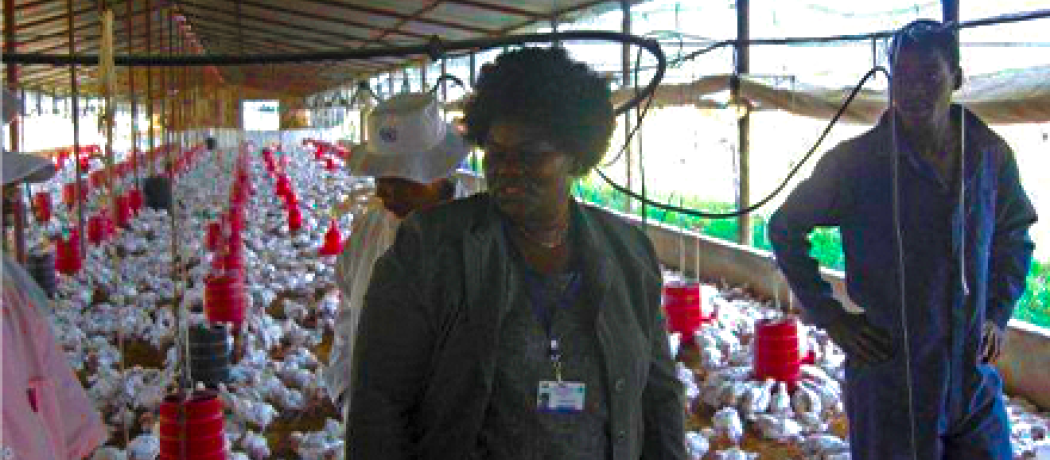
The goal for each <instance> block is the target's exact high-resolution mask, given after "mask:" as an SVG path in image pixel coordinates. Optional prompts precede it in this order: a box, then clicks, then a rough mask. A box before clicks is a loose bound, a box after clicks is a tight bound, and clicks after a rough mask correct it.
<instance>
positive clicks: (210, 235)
mask: <svg viewBox="0 0 1050 460" xmlns="http://www.w3.org/2000/svg"><path fill="white" fill-rule="evenodd" d="M220 244H222V223H221V222H217V221H216V222H208V226H207V229H206V230H205V233H204V247H206V248H208V250H209V251H215V250H216V249H219V245H220Z"/></svg>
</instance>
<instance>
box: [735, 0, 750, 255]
mask: <svg viewBox="0 0 1050 460" xmlns="http://www.w3.org/2000/svg"><path fill="white" fill-rule="evenodd" d="M748 3H749V0H737V2H736V39H737V44H736V74H737V75H747V73H748V72H750V71H751V65H750V52H749V51H748V46H747V40H748V39H749V37H750V31H749V27H748V22H749V15H750V12H749V10H750V6H749V4H748ZM730 98H731V100H733V101H736V103H737V104H744V105H746V104H747V101H744V100H742V99H741V98H740V85H734V87H733V94H731V95H730ZM737 128H738V130H739V137H738V144H739V145H738V147H739V148H738V152H739V156H738V157H737V161H738V163H737V168H738V170H739V172H740V183H739V184H737V187H738V193H737V207H738V208H744V207H747V206H748V205H749V204H750V203H751V111H750V110H744V111H743V113H742V116H740V117H739V119H738V120H737ZM752 237H753V236H752V232H751V216H749V215H746V214H745V215H742V216H739V217H737V242H738V243H740V244H743V245H747V246H750V245H751V242H752Z"/></svg>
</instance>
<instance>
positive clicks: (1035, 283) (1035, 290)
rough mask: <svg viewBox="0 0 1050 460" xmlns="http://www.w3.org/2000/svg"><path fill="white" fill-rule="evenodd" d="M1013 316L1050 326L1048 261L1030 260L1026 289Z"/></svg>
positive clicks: (1049, 273)
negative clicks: (1030, 266)
mask: <svg viewBox="0 0 1050 460" xmlns="http://www.w3.org/2000/svg"><path fill="white" fill-rule="evenodd" d="M1014 318H1017V319H1020V320H1023V321H1028V322H1030V323H1035V324H1038V325H1040V326H1043V327H1048V328H1050V262H1039V261H1037V260H1033V261H1032V269H1031V270H1030V271H1029V272H1028V289H1025V291H1024V295H1023V296H1021V300H1020V301H1019V302H1018V303H1017V309H1016V310H1014Z"/></svg>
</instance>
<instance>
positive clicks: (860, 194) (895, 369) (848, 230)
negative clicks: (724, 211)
mask: <svg viewBox="0 0 1050 460" xmlns="http://www.w3.org/2000/svg"><path fill="white" fill-rule="evenodd" d="M960 110H963V109H962V108H961V107H960V106H953V109H952V114H953V115H952V116H953V117H959V116H960V115H962V114H963V113H962V112H960ZM964 120H965V125H964V126H965V130H964V131H965V141H964V143H963V145H964V147H965V148H964V151H965V156H964V157H963V161H962V164H963V165H964V166H965V169H964V170H963V171H962V172H961V174H962V178H963V180H962V181H961V183H960V182H959V181H958V178H957V179H956V180H955V181H954V182H955V183H954V184H953V183H951V182H952V181H942V180H940V179H939V177H938V175H937V174H936V173H935V170H934V169H933V167H932V166H931V165H930V164H929V163H928V162H927V161H925V160H924V159H923V158H922V157H921V156H919V155H918V154H917V153H915V152H913V151H912V149H911V148H910V146H909V145H908V143H907V142H906V141H905V140H904V139H903V138H902V136H903V134H902V130H900V129H898V133H897V134H898V138H897V141H898V148H896V149H895V148H894V144H893V142H894V133H893V129H892V125H891V122H890V117H889V115H888V113H887V115H884V116H883V118H882V120H881V121H880V123H879V124H878V125H877V126H876V127H875V128H873V129H872V130H870V131H868V132H867V133H865V134H863V135H861V136H859V137H856V138H854V139H851V140H849V141H846V142H844V143H842V144H840V145H839V146H837V147H836V148H835V149H833V150H831V151H829V152H828V153H827V154H825V155H824V157H823V158H822V159H821V160H820V162H819V163H818V164H817V166H816V169H815V170H814V171H813V174H812V175H811V176H810V178H809V179H807V180H805V181H803V182H802V183H800V184H799V186H798V187H797V188H796V189H795V190H794V191H793V192H792V193H791V195H790V196H789V197H788V198H787V200H786V201H785V203H784V205H783V206H782V207H781V208H780V209H779V210H778V211H777V212H776V213H775V214H774V216H773V217H772V218H771V219H770V224H769V232H770V240H771V241H772V243H773V248H774V251H775V252H776V256H777V262H778V263H779V265H780V267H781V269H782V270H783V272H784V274H785V275H786V276H787V279H788V281H789V282H790V284H791V288H792V290H793V291H794V293H795V294H796V295H797V296H798V298H799V300H800V301H801V304H802V309H803V311H804V314H805V316H806V317H807V318H808V319H809V321H810V322H812V323H815V324H817V325H820V326H826V325H827V324H828V323H829V322H830V321H833V320H834V318H835V317H836V316H837V315H841V314H843V312H844V310H843V309H842V307H841V306H840V305H839V304H838V302H836V301H834V300H833V299H832V297H831V289H830V286H829V285H828V284H827V283H825V282H824V281H823V280H821V279H820V277H819V274H818V272H817V262H816V261H815V260H813V259H812V258H811V257H810V256H809V250H810V244H809V242H808V240H807V239H806V237H807V235H808V234H809V233H810V231H812V230H813V229H814V228H815V227H818V226H822V227H831V226H833V227H838V228H839V229H840V230H841V233H842V244H843V249H844V252H845V256H846V284H847V290H848V293H849V296H850V299H851V300H852V301H853V302H855V303H856V304H857V305H859V306H860V307H862V308H864V310H865V312H866V315H867V316H868V319H869V320H870V321H871V322H872V323H873V324H874V325H876V326H878V327H880V328H882V329H884V330H886V331H888V332H889V334H890V336H891V337H892V339H893V344H894V348H895V357H894V358H893V359H892V360H891V361H890V362H888V363H885V364H882V365H878V366H874V367H872V368H863V369H861V368H857V367H853V366H849V365H848V364H847V369H846V370H847V378H848V380H849V382H848V390H852V391H851V392H850V393H851V394H850V395H849V396H850V400H849V401H847V408H848V409H850V419H851V432H852V433H853V434H856V435H857V436H856V437H857V438H858V439H864V440H865V441H864V442H865V443H867V444H870V445H871V446H872V450H871V451H870V454H871V455H868V456H863V455H856V452H857V447H858V446H854V447H855V449H854V452H855V458H889V457H880V455H889V454H890V453H888V452H889V451H888V450H886V449H892V448H893V446H894V445H898V446H899V444H900V443H901V442H907V439H908V437H909V434H908V433H907V432H904V433H901V432H900V431H897V430H898V429H903V428H902V427H906V426H907V424H908V422H907V419H906V418H902V417H907V412H906V411H903V412H902V411H901V410H900V409H901V407H907V406H906V405H900V404H893V402H896V401H905V402H906V401H907V397H908V396H907V394H908V393H906V390H907V380H906V377H907V370H908V368H909V367H908V366H907V365H906V364H907V363H906V361H905V359H906V357H907V356H910V358H911V362H910V364H911V366H910V369H911V370H912V375H911V377H912V381H913V382H912V383H913V388H912V390H913V396H912V400H913V401H914V402H915V409H916V412H917V418H918V420H917V422H916V423H918V425H917V426H920V427H923V430H924V431H923V432H922V433H920V435H922V436H920V438H921V439H920V440H919V441H920V442H921V441H922V440H923V439H927V440H932V439H935V438H934V437H932V436H933V435H935V434H937V433H941V434H943V433H945V432H950V431H952V430H956V428H957V427H958V425H959V423H961V421H963V420H964V419H965V418H966V417H967V414H974V413H976V412H977V411H978V409H979V408H980V407H984V406H988V404H991V402H992V401H994V400H996V398H998V397H999V391H1000V389H999V385H1000V381H999V377H998V375H996V374H995V370H994V369H992V368H991V366H985V365H981V364H980V363H979V350H980V348H981V336H982V333H981V332H982V326H983V324H984V322H985V320H986V319H987V320H991V321H993V322H995V323H996V324H998V325H999V326H1005V325H1006V322H1007V320H1009V318H1010V315H1011V313H1012V312H1013V308H1014V305H1015V303H1016V302H1017V299H1018V298H1019V297H1020V296H1021V294H1022V293H1023V292H1024V288H1025V276H1026V274H1027V273H1028V269H1029V266H1030V264H1031V258H1032V251H1033V248H1034V245H1033V243H1032V241H1031V239H1029V237H1028V228H1029V227H1030V226H1031V225H1032V224H1033V223H1034V222H1035V221H1036V214H1035V210H1034V208H1033V207H1032V204H1031V202H1029V200H1028V197H1027V195H1026V194H1025V191H1024V189H1023V188H1022V187H1021V181H1020V178H1019V176H1018V171H1017V163H1016V162H1015V160H1014V155H1013V152H1012V151H1011V150H1010V148H1009V147H1008V146H1007V144H1006V142H1004V141H1003V140H1002V138H1000V137H999V136H998V135H996V134H995V133H994V132H992V130H991V129H989V128H988V126H987V125H985V124H984V123H983V122H981V120H980V119H978V118H977V117H976V116H974V115H973V114H972V113H970V112H968V111H966V112H965V117H964ZM897 151H899V152H900V156H899V157H898V160H899V161H898V174H899V176H898V177H899V179H898V182H899V202H900V224H901V225H900V234H901V236H902V238H901V240H902V241H903V246H904V251H903V252H904V257H903V259H904V260H903V262H904V274H903V275H904V280H905V292H904V294H905V299H906V307H907V308H906V310H905V313H906V318H902V317H901V302H900V298H901V296H900V292H901V291H900V287H899V286H900V285H899V278H898V275H899V272H900V271H899V270H898V265H899V264H898V257H897V249H896V241H897V239H896V234H897V229H896V227H895V225H894V220H895V219H894V208H893V188H894V187H893V163H892V161H891V160H892V158H893V157H892V155H893V154H894V152H897ZM960 185H961V187H960ZM964 280H965V282H964ZM905 319H906V320H905ZM905 326H906V327H905ZM905 330H906V331H907V339H908V340H907V341H906V340H905ZM905 343H910V346H909V347H908V349H907V350H905ZM888 402H889V404H887V403H888ZM982 405H983V406H982ZM869 428H870V432H867V430H868V429H869ZM876 444H877V445H876ZM929 445H933V444H932V441H931V443H930V444H929ZM876 450H877V451H876ZM897 452H899V451H897ZM919 452H920V453H919V458H939V457H927V456H926V455H934V454H932V453H929V452H926V451H923V450H921V449H920V450H919ZM924 452H925V453H924Z"/></svg>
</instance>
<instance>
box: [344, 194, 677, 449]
mask: <svg viewBox="0 0 1050 460" xmlns="http://www.w3.org/2000/svg"><path fill="white" fill-rule="evenodd" d="M572 207H573V219H574V226H575V228H576V229H578V230H577V231H578V232H579V234H578V239H577V241H580V242H581V243H580V245H581V247H580V248H578V249H579V250H580V251H582V252H581V254H583V257H582V258H581V259H582V260H584V283H585V284H584V287H583V292H584V294H585V295H588V296H591V299H595V301H597V302H598V309H597V310H598V317H597V320H596V322H595V325H596V326H595V327H596V329H597V331H596V333H597V337H598V343H599V346H600V349H601V351H602V356H601V357H600V358H601V359H602V361H603V363H604V368H605V369H606V372H605V378H606V388H608V392H607V394H608V404H609V408H610V416H609V430H610V433H609V435H610V436H609V438H610V440H611V442H612V446H610V448H611V452H612V453H613V455H612V458H614V459H617V460H620V459H635V458H647V459H664V458H673V459H681V458H685V446H684V440H683V438H684V425H683V423H684V422H683V418H684V399H683V396H682V390H681V384H680V383H679V382H678V380H677V378H676V376H675V367H674V362H673V360H672V359H671V356H670V353H669V349H668V348H669V347H668V341H667V333H666V331H665V330H664V327H663V323H662V322H661V320H660V314H659V310H660V287H661V280H660V272H659V268H658V265H657V261H656V257H655V254H654V252H653V249H652V245H651V244H650V242H649V241H648V240H647V239H646V238H645V236H643V235H642V233H641V232H639V231H637V230H635V229H633V228H632V227H630V226H628V225H626V224H625V223H623V222H620V221H618V220H616V219H615V218H613V217H612V216H610V215H607V214H605V213H602V212H600V211H596V210H593V209H588V208H585V207H582V206H579V205H576V204H573V205H572ZM510 254H511V252H510V247H509V246H508V241H507V240H506V239H505V237H504V232H503V230H502V226H501V223H500V217H499V215H498V214H497V211H496V210H495V207H494V204H493V202H492V200H491V198H490V197H489V195H487V194H479V195H475V196H473V197H471V198H468V199H465V200H460V201H456V202H453V203H450V204H447V205H444V206H441V207H438V208H435V209H433V210H430V211H428V212H424V213H421V214H415V215H412V216H410V217H409V218H408V219H406V220H405V222H404V223H402V225H401V228H400V229H399V231H398V235H397V239H396V241H395V243H394V245H393V247H391V249H390V251H389V252H387V253H386V254H385V255H384V256H383V257H382V258H380V260H379V261H378V262H377V264H376V267H375V271H374V272H373V274H372V281H371V285H370V287H369V290H368V294H367V295H366V298H365V307H364V311H363V313H362V316H361V322H360V328H359V330H358V336H357V342H356V345H355V347H354V366H353V372H354V373H353V376H352V384H351V385H352V386H351V392H352V397H353V400H354V401H355V402H354V404H353V406H352V407H351V410H350V415H349V424H348V436H347V454H348V456H347V458H352V459H407V458H425V459H462V458H466V457H467V456H468V455H470V453H471V451H472V450H473V449H474V448H475V447H476V444H477V436H478V433H479V431H480V429H481V425H482V423H483V421H484V418H485V413H486V409H487V406H488V400H489V396H490V394H491V388H492V381H493V373H494V366H495V363H496V356H495V352H496V350H497V348H498V347H497V343H498V341H499V334H498V333H499V331H500V330H501V321H502V319H503V317H504V316H505V315H506V313H507V311H508V308H509V307H510V305H511V302H512V300H513V299H516V298H518V297H519V296H524V295H526V291H525V290H526V286H524V285H523V284H524V283H523V280H521V279H519V276H518V275H517V274H516V271H515V270H513V269H512V266H513V264H514V263H515V262H514V261H513V260H511V259H510V257H511V256H510Z"/></svg>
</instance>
